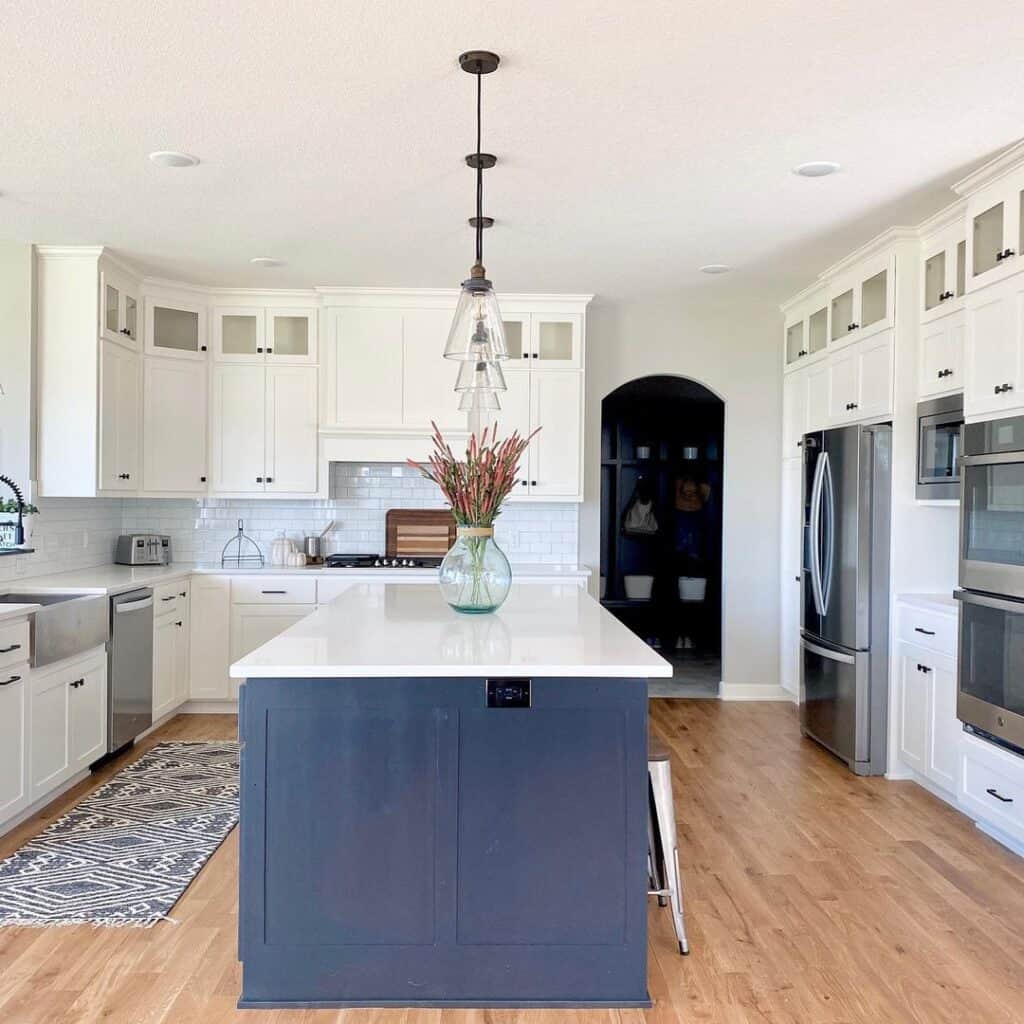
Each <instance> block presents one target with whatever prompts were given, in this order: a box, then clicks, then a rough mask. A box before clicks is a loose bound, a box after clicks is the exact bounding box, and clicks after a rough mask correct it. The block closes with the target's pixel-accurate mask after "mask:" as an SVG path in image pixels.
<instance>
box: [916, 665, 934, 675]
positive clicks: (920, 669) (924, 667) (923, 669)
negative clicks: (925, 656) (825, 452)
mask: <svg viewBox="0 0 1024 1024" xmlns="http://www.w3.org/2000/svg"><path fill="white" fill-rule="evenodd" d="M917 671H918V672H925V673H928V672H931V669H930V668H929V667H928V666H927V665H918V666H917Z"/></svg>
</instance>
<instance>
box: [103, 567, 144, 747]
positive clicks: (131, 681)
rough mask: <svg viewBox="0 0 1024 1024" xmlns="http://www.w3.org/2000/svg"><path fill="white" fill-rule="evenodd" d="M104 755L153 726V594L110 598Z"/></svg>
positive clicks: (122, 595)
mask: <svg viewBox="0 0 1024 1024" xmlns="http://www.w3.org/2000/svg"><path fill="white" fill-rule="evenodd" d="M107 678H108V686H109V692H108V694H107V752H108V753H110V752H112V751H115V750H120V748H121V747H123V746H124V745H125V744H127V743H130V742H131V741H132V740H134V739H135V737H136V736H138V735H139V733H141V732H144V731H145V730H146V729H148V728H149V727H150V726H151V725H152V724H153V591H152V590H150V589H149V588H148V587H144V588H142V589H141V590H132V591H131V592H129V593H127V594H118V595H117V596H116V597H112V598H111V599H110V659H109V663H108V665H107Z"/></svg>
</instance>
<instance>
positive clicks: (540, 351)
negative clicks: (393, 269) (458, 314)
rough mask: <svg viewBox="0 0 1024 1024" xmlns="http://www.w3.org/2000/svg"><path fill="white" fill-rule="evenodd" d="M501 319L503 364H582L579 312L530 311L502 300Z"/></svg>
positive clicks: (515, 367)
mask: <svg viewBox="0 0 1024 1024" xmlns="http://www.w3.org/2000/svg"><path fill="white" fill-rule="evenodd" d="M513 305H514V304H513ZM501 319H502V324H503V326H504V328H505V345H506V347H507V348H508V360H507V361H506V362H505V364H504V368H506V369H509V370H525V369H540V370H578V369H580V368H581V367H582V366H583V315H582V314H581V313H572V312H565V313H561V312H548V311H545V312H532V313H531V312H525V311H522V310H515V309H513V308H505V306H504V304H503V305H502V311H501ZM449 323H450V320H449Z"/></svg>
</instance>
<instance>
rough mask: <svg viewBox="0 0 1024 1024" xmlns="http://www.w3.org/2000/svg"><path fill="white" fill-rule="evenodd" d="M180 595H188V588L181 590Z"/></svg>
mask: <svg viewBox="0 0 1024 1024" xmlns="http://www.w3.org/2000/svg"><path fill="white" fill-rule="evenodd" d="M178 597H188V591H187V590H183V591H181V593H180V594H178Z"/></svg>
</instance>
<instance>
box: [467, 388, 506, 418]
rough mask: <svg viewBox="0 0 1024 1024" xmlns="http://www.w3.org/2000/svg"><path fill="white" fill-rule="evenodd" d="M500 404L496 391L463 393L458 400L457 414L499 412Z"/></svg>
mask: <svg viewBox="0 0 1024 1024" xmlns="http://www.w3.org/2000/svg"><path fill="white" fill-rule="evenodd" d="M500 411H501V402H499V401H498V394H497V392H496V391H463V392H462V397H461V398H460V399H459V412H468V413H478V414H479V413H484V412H500Z"/></svg>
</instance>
